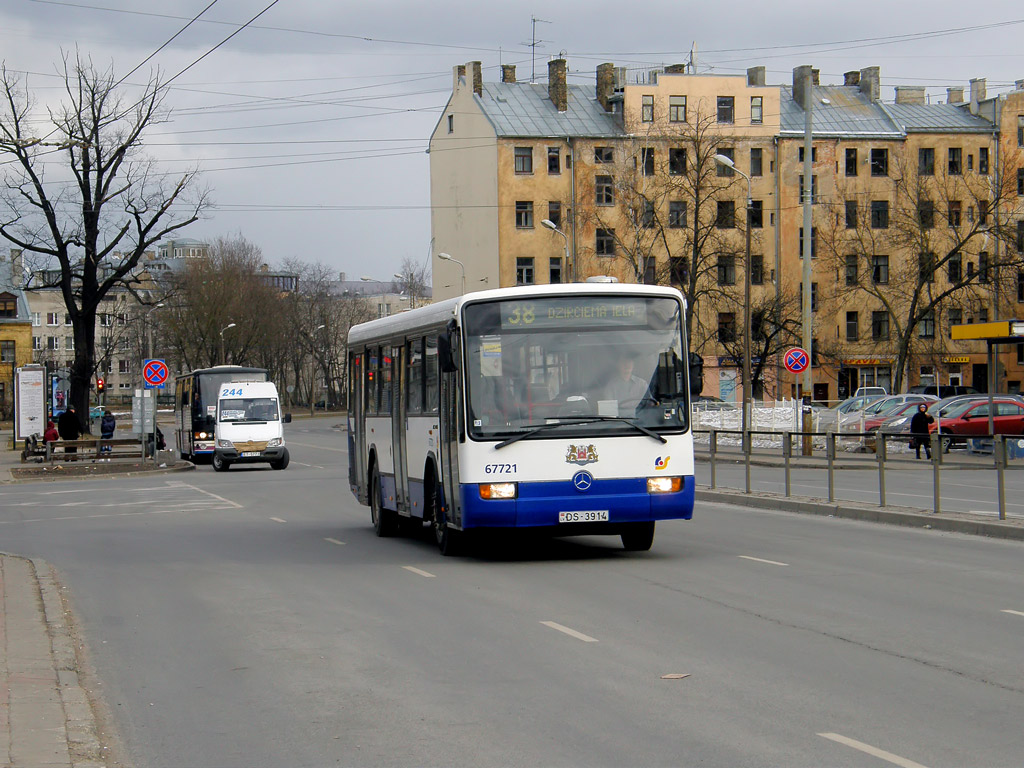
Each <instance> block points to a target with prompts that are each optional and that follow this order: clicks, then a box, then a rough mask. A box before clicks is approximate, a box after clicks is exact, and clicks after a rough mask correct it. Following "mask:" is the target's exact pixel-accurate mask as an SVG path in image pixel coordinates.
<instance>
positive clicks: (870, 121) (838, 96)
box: [780, 85, 905, 139]
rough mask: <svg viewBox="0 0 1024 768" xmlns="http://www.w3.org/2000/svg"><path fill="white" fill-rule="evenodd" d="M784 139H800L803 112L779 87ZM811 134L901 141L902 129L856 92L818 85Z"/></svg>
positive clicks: (786, 89)
mask: <svg viewBox="0 0 1024 768" xmlns="http://www.w3.org/2000/svg"><path fill="white" fill-rule="evenodd" d="M781 90H782V109H781V112H782V125H781V130H780V134H781V135H783V136H792V135H797V134H798V135H801V136H802V135H803V133H804V110H803V108H802V107H801V106H800V105H799V104H797V103H796V102H795V101H794V100H793V89H792V88H791V87H789V86H782V87H781ZM813 98H814V112H813V131H814V135H815V136H843V137H851V138H860V137H875V138H892V139H895V138H901V137H903V136H904V135H905V132H904V131H903V130H902V128H901V127H900V126H899V125H897V124H896V123H895V122H894V121H893V120H892V118H890V117H889V115H887V114H886V112H885V110H884V109H883V108H882V105H881V104H879V103H878V102H876V101H871V100H870V99H869V98H868V97H867V96H865V95H864V94H863V93H861V91H860V89H859V88H856V87H853V86H845V85H817V86H814V88H813Z"/></svg>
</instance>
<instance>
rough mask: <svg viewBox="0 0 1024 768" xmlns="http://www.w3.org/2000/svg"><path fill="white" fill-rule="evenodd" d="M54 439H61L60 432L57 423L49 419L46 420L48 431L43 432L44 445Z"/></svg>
mask: <svg viewBox="0 0 1024 768" xmlns="http://www.w3.org/2000/svg"><path fill="white" fill-rule="evenodd" d="M54 440H60V433H59V432H58V431H57V425H56V424H54V423H53V422H52V421H48V422H46V431H45V432H43V445H46V443H52V442H53V441H54Z"/></svg>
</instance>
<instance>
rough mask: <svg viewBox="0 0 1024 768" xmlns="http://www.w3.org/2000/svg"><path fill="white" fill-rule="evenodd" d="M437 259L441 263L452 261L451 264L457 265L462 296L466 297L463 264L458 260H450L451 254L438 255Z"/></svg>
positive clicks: (464, 267) (464, 266)
mask: <svg viewBox="0 0 1024 768" xmlns="http://www.w3.org/2000/svg"><path fill="white" fill-rule="evenodd" d="M437 258H439V259H440V260H441V261H453V262H455V263H456V264H458V265H459V269H461V270H462V295H463V296H465V295H466V265H465V264H463V263H462V262H461V261H459V260H458V259H455V258H452V256H451V254H448V253H439V254H437Z"/></svg>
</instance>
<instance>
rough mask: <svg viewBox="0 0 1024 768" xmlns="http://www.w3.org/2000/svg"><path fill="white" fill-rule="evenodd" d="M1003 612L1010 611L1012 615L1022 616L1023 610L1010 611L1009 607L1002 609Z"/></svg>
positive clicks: (1023, 614)
mask: <svg viewBox="0 0 1024 768" xmlns="http://www.w3.org/2000/svg"><path fill="white" fill-rule="evenodd" d="M1003 613H1012V614H1013V615H1014V616H1024V611H1011V610H1010V609H1009V608H1006V609H1005V610H1003Z"/></svg>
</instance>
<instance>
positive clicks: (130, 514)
mask: <svg viewBox="0 0 1024 768" xmlns="http://www.w3.org/2000/svg"><path fill="white" fill-rule="evenodd" d="M220 509H234V507H206V508H205V509H203V510H191V509H153V510H146V511H145V512H109V513H106V514H102V515H68V516H67V517H27V518H25V519H24V520H0V525H14V524H15V523H53V522H58V521H60V522H65V521H67V520H98V519H100V518H104V517H138V516H140V515H169V514H173V513H178V514H185V513H186V512H195V511H204V512H205V511H210V512H215V511H217V510H220Z"/></svg>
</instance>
